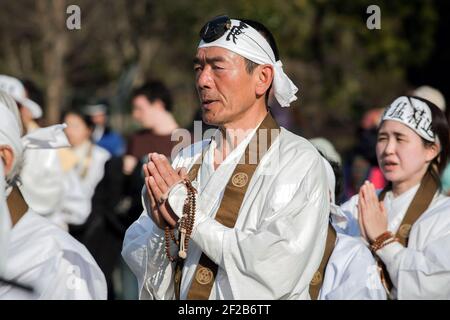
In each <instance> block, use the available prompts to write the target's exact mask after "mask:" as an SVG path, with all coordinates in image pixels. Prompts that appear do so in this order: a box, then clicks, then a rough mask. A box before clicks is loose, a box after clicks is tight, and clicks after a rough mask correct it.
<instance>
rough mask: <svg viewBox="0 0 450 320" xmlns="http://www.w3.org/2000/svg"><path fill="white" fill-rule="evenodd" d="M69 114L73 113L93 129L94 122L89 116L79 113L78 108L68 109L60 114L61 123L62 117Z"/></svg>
mask: <svg viewBox="0 0 450 320" xmlns="http://www.w3.org/2000/svg"><path fill="white" fill-rule="evenodd" d="M69 114H72V115H75V116H77V117H79V118H80V119H81V120H83V122H84V124H85V125H86V126H87V127H88V128H89V129H90V130H94V127H95V123H94V122H93V121H92V119H91V117H90V116H88V115H86V114H84V113H81V112H80V111H78V110H69V111H65V112H64V113H63V114H62V116H61V123H62V122H64V118H65V117H66V116H68V115H69Z"/></svg>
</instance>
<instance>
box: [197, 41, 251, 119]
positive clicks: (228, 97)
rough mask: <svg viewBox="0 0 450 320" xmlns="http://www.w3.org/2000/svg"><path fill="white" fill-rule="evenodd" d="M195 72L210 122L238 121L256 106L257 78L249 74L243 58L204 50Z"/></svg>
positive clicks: (216, 49)
mask: <svg viewBox="0 0 450 320" xmlns="http://www.w3.org/2000/svg"><path fill="white" fill-rule="evenodd" d="M194 71H195V77H196V88H197V92H198V95H199V98H200V102H201V106H202V111H203V121H205V122H206V123H208V124H212V125H218V126H220V125H225V124H227V123H230V122H233V121H236V120H238V119H240V118H241V117H243V116H244V115H245V112H246V111H247V110H248V109H250V107H252V106H253V105H254V104H255V103H256V94H255V83H256V77H255V76H254V75H253V74H249V73H248V72H247V70H246V69H245V60H244V58H243V57H242V56H240V55H238V54H236V53H234V52H232V51H230V50H227V49H224V48H221V47H209V48H200V49H198V50H197V55H196V57H195V59H194Z"/></svg>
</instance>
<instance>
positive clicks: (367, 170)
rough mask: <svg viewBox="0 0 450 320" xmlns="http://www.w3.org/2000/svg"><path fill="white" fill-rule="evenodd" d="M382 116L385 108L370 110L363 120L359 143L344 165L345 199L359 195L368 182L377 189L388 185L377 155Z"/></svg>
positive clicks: (359, 129) (360, 127)
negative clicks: (378, 130)
mask: <svg viewBox="0 0 450 320" xmlns="http://www.w3.org/2000/svg"><path fill="white" fill-rule="evenodd" d="M382 114H383V108H374V109H370V110H368V111H367V112H366V113H365V114H364V115H363V117H362V119H361V122H360V125H359V127H358V129H357V135H356V136H357V137H358V138H359V139H358V142H357V144H356V146H355V147H354V148H353V149H352V150H351V151H350V154H349V155H348V156H347V157H346V158H347V161H345V163H344V177H345V180H344V181H345V192H344V197H345V199H349V198H350V197H352V196H353V195H354V194H355V193H357V192H358V190H359V187H360V186H361V185H362V184H363V183H364V181H366V180H369V181H370V182H372V183H373V184H374V185H375V187H376V188H377V189H382V188H384V186H385V185H386V181H385V179H384V177H383V174H382V173H381V170H380V168H379V166H378V162H377V157H376V154H375V145H376V141H377V128H378V125H379V123H380V121H381V116H382Z"/></svg>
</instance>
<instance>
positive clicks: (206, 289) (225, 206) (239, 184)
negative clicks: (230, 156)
mask: <svg viewBox="0 0 450 320" xmlns="http://www.w3.org/2000/svg"><path fill="white" fill-rule="evenodd" d="M264 131H265V132H264ZM279 132H280V127H279V126H278V124H277V123H276V122H275V120H274V119H273V118H272V116H271V115H270V113H267V116H266V117H265V118H264V120H263V122H262V123H261V125H260V126H259V127H258V129H257V130H256V132H255V135H254V137H253V138H252V139H251V141H250V143H249V144H248V146H247V148H246V149H245V153H244V155H243V157H245V158H243V159H241V161H239V163H238V164H237V165H236V168H235V169H234V172H233V174H232V175H231V178H230V180H229V181H228V183H227V185H226V187H225V192H224V195H223V198H222V201H221V203H220V207H219V209H218V211H217V214H216V217H215V219H216V220H217V221H218V222H220V223H221V224H223V225H224V226H226V227H228V228H233V227H234V225H235V223H236V220H237V217H238V214H239V209H240V208H241V205H242V201H243V200H244V196H245V193H246V191H247V188H248V185H249V184H250V180H251V178H252V176H253V174H254V173H255V170H256V168H257V166H258V164H259V162H260V160H261V159H262V157H263V156H264V155H265V153H266V151H267V150H269V148H270V146H271V145H272V142H273V141H275V139H276V137H277V136H278V135H279ZM260 139H267V140H266V141H263V142H262V141H260ZM260 142H261V143H260ZM265 142H267V143H265ZM256 146H257V148H256ZM262 146H263V147H265V148H263V147H262ZM266 146H267V147H266ZM260 147H261V149H260ZM243 160H245V161H243ZM254 162H256V163H254ZM199 168H200V164H195V165H194V166H193V167H192V169H191V170H190V172H189V178H190V179H191V180H193V179H195V177H196V176H197V173H198V170H199ZM217 271H218V265H217V264H215V263H214V262H213V261H212V260H211V259H209V258H208V256H207V255H206V254H204V253H202V255H201V257H200V261H199V263H198V266H197V268H196V270H195V273H194V279H193V280H192V284H191V287H190V289H189V292H188V295H187V298H188V299H190V300H206V299H208V298H209V295H210V293H211V289H212V286H213V284H214V280H215V277H216V275H217ZM178 282H179V283H178V284H181V279H178ZM175 283H176V284H175V285H176V286H177V279H176V281H175ZM178 295H179V292H178Z"/></svg>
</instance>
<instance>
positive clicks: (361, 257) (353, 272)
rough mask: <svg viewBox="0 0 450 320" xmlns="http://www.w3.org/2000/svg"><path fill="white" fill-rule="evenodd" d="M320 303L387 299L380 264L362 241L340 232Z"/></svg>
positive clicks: (327, 271)
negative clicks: (380, 275)
mask: <svg viewBox="0 0 450 320" xmlns="http://www.w3.org/2000/svg"><path fill="white" fill-rule="evenodd" d="M319 299H320V300H366V299H367V300H386V293H385V290H384V288H383V285H382V283H381V280H380V277H379V273H378V269H377V263H376V261H375V259H374V257H373V255H372V253H371V252H370V250H369V249H368V248H367V246H366V245H365V243H364V242H363V241H362V240H361V238H355V237H351V236H348V235H346V234H343V233H337V239H336V245H335V247H334V250H333V253H332V254H331V256H330V259H329V260H328V264H327V268H326V270H325V278H324V281H323V285H322V289H321V291H320V296H319Z"/></svg>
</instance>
